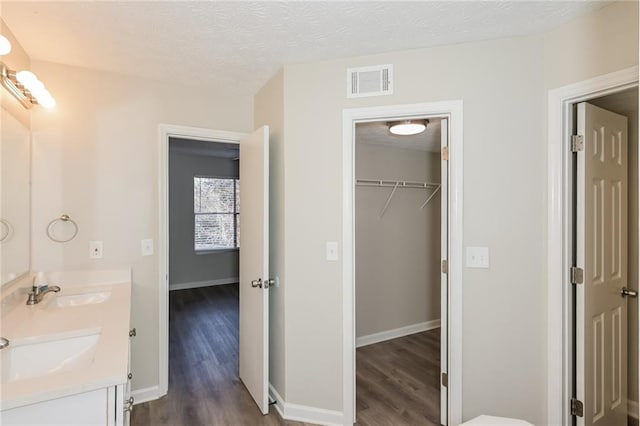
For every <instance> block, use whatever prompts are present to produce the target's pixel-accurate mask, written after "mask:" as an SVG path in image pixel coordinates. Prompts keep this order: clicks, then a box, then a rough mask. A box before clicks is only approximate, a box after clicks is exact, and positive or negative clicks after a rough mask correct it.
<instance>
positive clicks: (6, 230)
mask: <svg viewBox="0 0 640 426" xmlns="http://www.w3.org/2000/svg"><path fill="white" fill-rule="evenodd" d="M0 228H2V231H0V243H4V242H5V241H6V240H7V239H8V238H9V237H10V236H11V234H12V233H13V226H11V224H10V223H9V222H7V221H6V220H4V219H0Z"/></svg>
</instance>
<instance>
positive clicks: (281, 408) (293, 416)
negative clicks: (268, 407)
mask: <svg viewBox="0 0 640 426" xmlns="http://www.w3.org/2000/svg"><path fill="white" fill-rule="evenodd" d="M269 396H270V397H271V399H273V400H274V401H275V402H276V403H275V407H276V410H277V411H278V414H280V417H282V418H283V419H284V420H291V421H297V422H303V423H312V424H317V425H326V426H340V425H344V424H347V423H345V422H344V414H343V413H342V411H334V410H325V409H324V408H316V407H309V406H306V405H298V404H290V403H288V402H285V401H284V400H283V399H282V397H281V396H280V394H278V391H276V389H275V388H274V387H273V385H271V384H269ZM348 424H351V422H348Z"/></svg>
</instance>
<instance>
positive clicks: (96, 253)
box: [89, 241, 102, 259]
mask: <svg viewBox="0 0 640 426" xmlns="http://www.w3.org/2000/svg"><path fill="white" fill-rule="evenodd" d="M89 259H102V241H89Z"/></svg>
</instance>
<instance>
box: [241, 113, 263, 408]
mask: <svg viewBox="0 0 640 426" xmlns="http://www.w3.org/2000/svg"><path fill="white" fill-rule="evenodd" d="M239 216H240V228H239V233H240V284H239V286H240V289H239V290H240V379H241V380H242V382H243V383H244V385H245V386H246V387H247V390H248V391H249V393H250V394H251V396H252V397H253V399H254V400H255V401H256V404H258V407H259V408H260V410H261V411H262V413H263V414H267V413H268V412H269V401H268V396H269V390H268V387H269V290H268V286H269V127H268V126H264V127H261V128H259V129H258V130H256V131H255V132H253V133H252V134H251V135H249V136H247V137H246V138H245V139H243V140H241V141H240V215H239Z"/></svg>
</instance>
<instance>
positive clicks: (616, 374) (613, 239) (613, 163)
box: [576, 103, 627, 426]
mask: <svg viewBox="0 0 640 426" xmlns="http://www.w3.org/2000/svg"><path fill="white" fill-rule="evenodd" d="M578 134H579V135H582V136H583V137H584V149H583V150H581V151H579V152H578V154H577V175H576V188H577V197H576V203H577V207H576V265H577V266H578V267H580V268H582V269H583V270H584V279H583V281H584V283H583V284H578V285H576V397H577V399H578V400H580V401H582V402H583V403H584V410H583V411H584V415H583V417H577V424H578V426H582V425H587V426H590V425H603V426H618V425H626V424H627V298H624V297H622V296H621V291H622V288H623V287H625V286H626V285H627V119H626V118H625V117H623V116H621V115H618V114H614V113H612V112H609V111H607V110H604V109H602V108H598V107H596V106H593V105H590V104H588V103H581V104H579V105H578Z"/></svg>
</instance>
